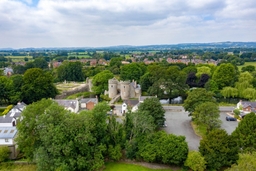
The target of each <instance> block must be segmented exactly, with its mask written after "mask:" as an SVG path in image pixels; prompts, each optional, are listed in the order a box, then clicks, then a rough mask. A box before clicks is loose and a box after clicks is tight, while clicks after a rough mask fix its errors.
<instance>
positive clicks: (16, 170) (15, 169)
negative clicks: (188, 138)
mask: <svg viewBox="0 0 256 171" xmlns="http://www.w3.org/2000/svg"><path fill="white" fill-rule="evenodd" d="M105 166H106V167H105V169H103V171H174V170H172V169H149V168H146V167H143V166H139V165H135V164H126V163H113V162H109V163H107V164H106V165H105ZM175 170H176V169H175ZM0 171H36V165H31V164H30V165H7V164H4V165H3V164H0Z"/></svg>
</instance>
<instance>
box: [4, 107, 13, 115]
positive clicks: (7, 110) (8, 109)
mask: <svg viewBox="0 0 256 171" xmlns="http://www.w3.org/2000/svg"><path fill="white" fill-rule="evenodd" d="M12 108H13V105H9V106H7V107H6V108H5V110H4V111H3V113H2V115H6V114H7V113H8V112H9V111H10V110H11V109H12Z"/></svg>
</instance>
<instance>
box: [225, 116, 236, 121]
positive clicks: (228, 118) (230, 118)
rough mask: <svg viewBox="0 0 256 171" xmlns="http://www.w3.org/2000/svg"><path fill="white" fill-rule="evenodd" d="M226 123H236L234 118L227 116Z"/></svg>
mask: <svg viewBox="0 0 256 171" xmlns="http://www.w3.org/2000/svg"><path fill="white" fill-rule="evenodd" d="M226 121H236V118H234V117H231V116H227V117H226Z"/></svg>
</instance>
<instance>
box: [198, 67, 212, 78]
mask: <svg viewBox="0 0 256 171" xmlns="http://www.w3.org/2000/svg"><path fill="white" fill-rule="evenodd" d="M202 74H207V75H209V76H211V75H212V73H211V68H209V67H207V66H201V67H197V73H196V76H197V78H200V77H201V75H202Z"/></svg>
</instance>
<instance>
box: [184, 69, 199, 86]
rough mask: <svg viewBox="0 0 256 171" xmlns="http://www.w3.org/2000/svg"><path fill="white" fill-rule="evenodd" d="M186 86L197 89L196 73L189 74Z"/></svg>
mask: <svg viewBox="0 0 256 171" xmlns="http://www.w3.org/2000/svg"><path fill="white" fill-rule="evenodd" d="M186 84H187V85H189V87H191V88H192V87H197V77H196V73H195V72H190V73H189V74H188V77H187V80H186Z"/></svg>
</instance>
